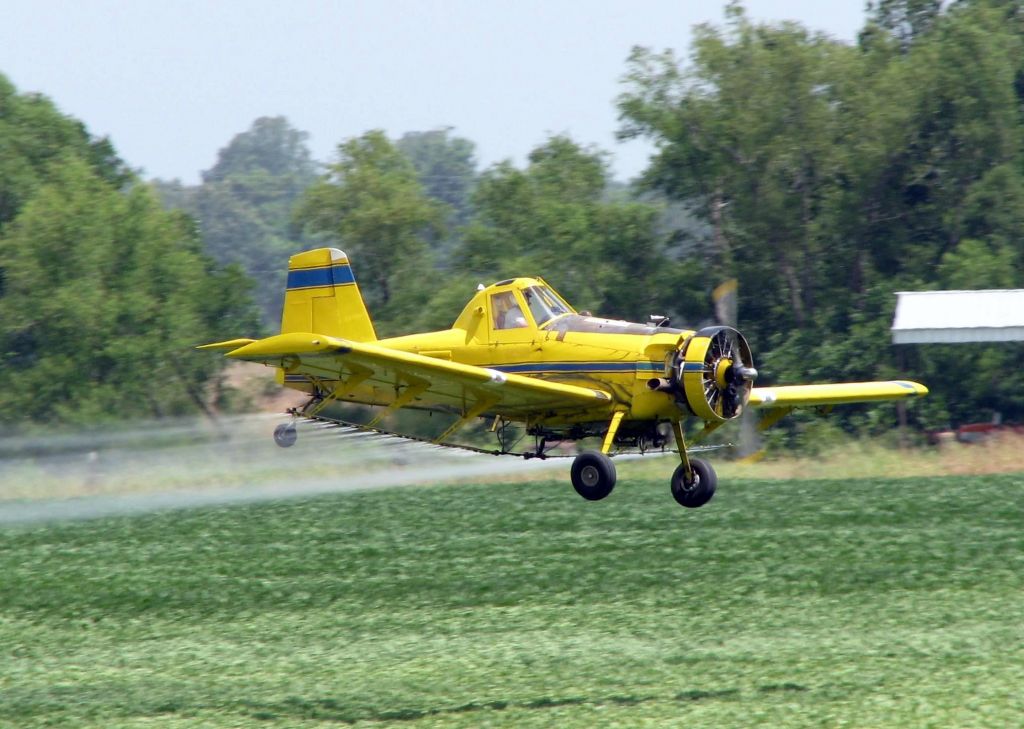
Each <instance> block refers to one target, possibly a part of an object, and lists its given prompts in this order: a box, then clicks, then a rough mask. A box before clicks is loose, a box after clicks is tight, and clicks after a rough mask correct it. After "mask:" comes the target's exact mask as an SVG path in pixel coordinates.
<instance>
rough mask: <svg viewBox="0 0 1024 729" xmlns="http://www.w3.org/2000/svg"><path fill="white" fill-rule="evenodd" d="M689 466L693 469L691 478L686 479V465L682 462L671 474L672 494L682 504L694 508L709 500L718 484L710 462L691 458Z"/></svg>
mask: <svg viewBox="0 0 1024 729" xmlns="http://www.w3.org/2000/svg"><path fill="white" fill-rule="evenodd" d="M690 467H691V468H692V469H693V479H692V480H689V481H688V480H687V478H686V467H685V466H684V465H683V464H682V463H680V464H679V468H677V469H676V472H675V473H673V474H672V496H673V497H675V500H676V501H678V502H679V503H680V504H681V505H682V506H685V507H686V508H688V509H696V508H697V507H698V506H704V504H706V503H708V502H709V501H711V497H712V496H714V495H715V487H716V486H718V476H716V475H715V469H713V468H712V467H711V464H710V463H708V462H707V461H702V460H700V459H699V458H691V459H690Z"/></svg>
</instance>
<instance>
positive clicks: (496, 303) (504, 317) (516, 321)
mask: <svg viewBox="0 0 1024 729" xmlns="http://www.w3.org/2000/svg"><path fill="white" fill-rule="evenodd" d="M491 303H492V305H493V306H492V310H493V312H494V328H495V329H519V328H521V327H525V326H526V317H525V316H523V310H522V309H520V308H519V303H518V302H517V301H516V296H515V294H514V293H512V292H511V291H504V292H502V293H500V294H494V296H493V297H492V299H491Z"/></svg>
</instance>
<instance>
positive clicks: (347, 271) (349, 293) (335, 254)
mask: <svg viewBox="0 0 1024 729" xmlns="http://www.w3.org/2000/svg"><path fill="white" fill-rule="evenodd" d="M288 332H312V333H314V334H326V335H327V336H329V337H341V338H343V339H351V340H353V341H356V342H375V341H377V334H376V332H374V331H373V322H371V321H370V315H369V314H368V313H367V311H366V305H365V304H364V303H363V297H362V295H361V294H360V293H359V285H358V284H357V283H356V279H355V276H354V275H353V274H352V267H351V266H350V265H349V262H348V256H346V255H345V254H344V253H343V252H342V251H339V250H338V249H337V248H317V249H316V250H313V251H306V252H304V253H297V254H296V255H294V256H292V257H291V258H289V259H288V288H287V290H286V291H285V294H284V310H283V312H282V314H281V333H282V334H286V333H288Z"/></svg>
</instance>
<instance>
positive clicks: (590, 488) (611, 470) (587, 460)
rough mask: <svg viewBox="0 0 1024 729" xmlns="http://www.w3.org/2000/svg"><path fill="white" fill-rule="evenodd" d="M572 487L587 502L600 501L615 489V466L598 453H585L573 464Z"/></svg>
mask: <svg viewBox="0 0 1024 729" xmlns="http://www.w3.org/2000/svg"><path fill="white" fill-rule="evenodd" d="M570 476H571V478H572V487H573V488H574V489H576V493H578V494H579V495H580V496H582V497H583V498H584V499H586V500H587V501H600V500H601V499H603V498H605V497H606V496H607V495H608V494H610V493H611V492H612V489H613V488H615V464H614V463H612V459H611V458H609V457H608V456H606V455H605V454H604V453H599V452H598V451H584V452H583V453H580V454H579V455H578V456H576V458H575V460H574V461H573V462H572V471H571V472H570Z"/></svg>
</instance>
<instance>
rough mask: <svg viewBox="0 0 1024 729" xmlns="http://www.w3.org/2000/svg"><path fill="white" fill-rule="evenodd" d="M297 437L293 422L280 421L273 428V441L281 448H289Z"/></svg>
mask: <svg viewBox="0 0 1024 729" xmlns="http://www.w3.org/2000/svg"><path fill="white" fill-rule="evenodd" d="M298 438H299V432H298V431H297V430H296V429H295V424H294V423H281V424H280V425H279V426H277V427H276V428H274V442H275V443H277V444H278V445H279V446H281V447H282V448H291V447H292V446H293V445H295V441H296V440H298Z"/></svg>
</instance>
